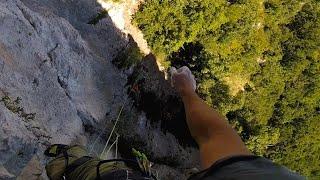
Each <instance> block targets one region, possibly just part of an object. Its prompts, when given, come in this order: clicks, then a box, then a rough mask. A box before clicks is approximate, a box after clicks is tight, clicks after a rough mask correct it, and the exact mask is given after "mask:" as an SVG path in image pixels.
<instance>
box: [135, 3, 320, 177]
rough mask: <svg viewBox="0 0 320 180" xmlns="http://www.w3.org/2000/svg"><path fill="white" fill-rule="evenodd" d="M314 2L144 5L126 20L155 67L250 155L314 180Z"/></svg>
mask: <svg viewBox="0 0 320 180" xmlns="http://www.w3.org/2000/svg"><path fill="white" fill-rule="evenodd" d="M319 15H320V2H319V0H246V1H244V0H215V1H212V0H192V1H191V0H146V1H145V3H144V4H143V5H142V6H141V8H140V10H139V11H138V12H137V13H136V14H135V16H134V21H135V23H136V25H137V26H138V27H139V28H140V29H141V30H142V31H143V33H144V36H145V38H146V39H147V41H148V44H149V46H150V47H151V49H152V51H153V53H154V54H155V55H156V56H157V57H158V58H159V59H161V61H162V62H163V64H166V65H167V66H168V65H170V64H171V65H174V66H178V67H179V66H182V65H187V66H188V67H190V68H191V70H192V71H193V72H195V75H196V78H197V81H198V83H199V85H198V91H199V93H200V94H201V96H202V98H203V99H205V100H206V102H207V103H208V104H210V105H211V106H212V107H215V108H217V109H218V110H219V111H220V112H221V113H223V114H224V115H225V116H226V117H227V118H228V120H229V121H230V122H231V123H232V125H233V126H234V127H235V128H236V129H237V130H238V132H239V133H240V135H241V137H242V138H243V140H244V141H245V142H246V144H247V145H248V147H249V148H250V149H251V150H252V151H253V152H254V153H256V154H259V155H262V156H265V157H268V158H270V159H272V160H273V161H275V162H277V163H279V164H282V165H285V166H288V167H289V168H291V169H292V170H295V171H297V172H299V173H301V174H303V175H305V176H308V177H310V178H312V177H319V176H320V163H319V162H320V133H319V130H318V127H320V16H319Z"/></svg>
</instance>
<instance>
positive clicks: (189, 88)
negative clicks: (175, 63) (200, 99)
mask: <svg viewBox="0 0 320 180" xmlns="http://www.w3.org/2000/svg"><path fill="white" fill-rule="evenodd" d="M170 74H171V85H172V87H175V88H176V90H177V91H178V92H179V93H180V95H181V96H184V95H186V94H188V93H190V92H195V90H196V80H195V78H194V75H193V74H192V73H191V71H190V69H189V68H188V67H186V66H183V67H182V68H179V69H176V68H174V67H171V68H170Z"/></svg>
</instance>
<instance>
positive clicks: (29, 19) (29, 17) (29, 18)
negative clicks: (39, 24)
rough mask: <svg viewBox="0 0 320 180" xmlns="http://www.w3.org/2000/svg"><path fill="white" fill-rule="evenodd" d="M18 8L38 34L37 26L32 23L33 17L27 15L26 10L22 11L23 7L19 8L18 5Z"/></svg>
mask: <svg viewBox="0 0 320 180" xmlns="http://www.w3.org/2000/svg"><path fill="white" fill-rule="evenodd" d="M17 7H18V9H19V10H20V11H21V13H22V15H23V17H24V18H25V19H26V20H27V21H28V22H29V24H30V25H31V27H32V28H33V29H34V30H35V31H36V32H37V28H36V24H35V23H34V22H32V20H31V16H30V15H29V14H27V13H26V12H25V10H24V9H22V8H21V7H19V5H17Z"/></svg>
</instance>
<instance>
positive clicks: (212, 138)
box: [172, 69, 252, 169]
mask: <svg viewBox="0 0 320 180" xmlns="http://www.w3.org/2000/svg"><path fill="white" fill-rule="evenodd" d="M188 71H190V70H189V69H188ZM190 74H191V72H190ZM192 77H193V76H192ZM192 77H191V76H190V75H187V74H186V73H179V70H178V72H177V73H174V74H173V75H172V82H173V86H174V87H175V88H176V89H177V91H178V92H179V93H180V96H181V97H182V100H183V103H184V107H185V111H186V118H187V124H188V127H189V130H190V132H191V135H192V137H193V138H194V139H195V140H196V142H197V144H198V146H199V150H200V160H201V166H202V168H203V169H206V168H209V167H210V166H211V165H212V164H213V163H214V162H216V161H217V160H220V159H223V158H226V157H230V156H237V155H252V154H251V153H250V151H249V150H248V149H247V148H246V146H245V144H244V142H243V141H242V140H241V138H240V136H239V135H238V134H237V132H236V131H235V130H234V129H233V128H232V127H231V126H230V124H229V123H228V121H227V120H226V119H225V118H224V117H223V116H221V115H220V114H219V113H218V112H217V111H215V110H214V109H213V108H211V107H210V106H208V105H207V104H206V103H205V102H204V101H203V100H202V99H201V98H200V97H199V96H198V95H197V93H196V92H195V91H194V88H193V85H192V81H191V79H190V78H192Z"/></svg>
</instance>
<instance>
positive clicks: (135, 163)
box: [45, 144, 156, 180]
mask: <svg viewBox="0 0 320 180" xmlns="http://www.w3.org/2000/svg"><path fill="white" fill-rule="evenodd" d="M134 153H135V154H136V155H137V158H136V160H129V159H110V160H100V159H99V158H94V157H89V156H88V153H87V151H86V149H85V147H82V146H78V145H76V146H67V145H62V144H54V145H52V146H50V147H49V148H48V149H47V150H46V151H45V155H46V156H49V157H52V158H53V159H52V160H51V161H50V162H49V163H48V164H47V165H46V171H47V175H48V177H49V178H50V179H51V180H61V179H68V180H95V179H108V180H113V179H116V180H121V179H136V180H139V179H156V177H155V176H154V175H152V174H151V170H150V169H149V167H151V166H150V165H149V164H150V162H149V161H148V160H147V159H146V157H145V156H144V155H143V156H141V154H139V152H138V151H135V150H134ZM142 154H143V153H142Z"/></svg>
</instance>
